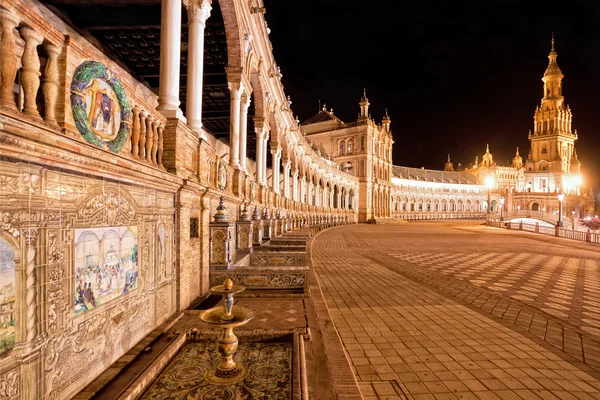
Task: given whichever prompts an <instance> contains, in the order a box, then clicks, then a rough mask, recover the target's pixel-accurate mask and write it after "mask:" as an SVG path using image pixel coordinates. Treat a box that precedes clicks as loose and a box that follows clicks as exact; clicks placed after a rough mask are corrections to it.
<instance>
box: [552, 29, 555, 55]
mask: <svg viewBox="0 0 600 400" xmlns="http://www.w3.org/2000/svg"><path fill="white" fill-rule="evenodd" d="M552 51H555V50H554V32H552Z"/></svg>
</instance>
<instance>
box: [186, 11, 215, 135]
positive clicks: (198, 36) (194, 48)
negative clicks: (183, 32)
mask: <svg viewBox="0 0 600 400" xmlns="http://www.w3.org/2000/svg"><path fill="white" fill-rule="evenodd" d="M183 4H184V5H185V7H186V9H187V15H188V57H187V58H188V66H187V67H188V68H187V92H186V110H185V113H186V118H187V123H188V126H189V127H190V128H191V129H192V131H194V132H198V133H199V134H200V135H201V137H202V139H204V140H206V136H205V135H204V132H203V131H202V73H203V72H202V71H203V69H204V28H205V27H206V20H207V19H208V17H209V16H210V10H211V9H212V7H211V5H210V0H183Z"/></svg>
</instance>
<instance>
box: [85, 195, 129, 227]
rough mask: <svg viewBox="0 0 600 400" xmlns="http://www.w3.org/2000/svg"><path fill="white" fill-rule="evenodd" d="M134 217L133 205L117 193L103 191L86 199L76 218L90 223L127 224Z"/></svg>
mask: <svg viewBox="0 0 600 400" xmlns="http://www.w3.org/2000/svg"><path fill="white" fill-rule="evenodd" d="M134 217H135V210H134V208H133V205H132V204H131V203H130V202H129V200H127V199H126V198H125V197H123V196H121V195H120V194H117V193H112V192H104V193H100V194H98V195H96V196H94V197H92V198H91V199H89V200H87V201H86V202H85V204H84V205H83V207H82V208H81V209H80V210H79V211H78V213H77V218H78V219H79V220H81V221H86V222H87V223H89V224H91V225H127V224H129V223H130V222H131V221H132V220H133V218H134Z"/></svg>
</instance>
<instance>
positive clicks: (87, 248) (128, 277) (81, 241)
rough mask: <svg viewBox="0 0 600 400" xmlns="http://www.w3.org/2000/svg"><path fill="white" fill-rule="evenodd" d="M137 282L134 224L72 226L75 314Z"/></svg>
mask: <svg viewBox="0 0 600 400" xmlns="http://www.w3.org/2000/svg"><path fill="white" fill-rule="evenodd" d="M137 285H138V242H137V227H135V226H119V227H111V228H86V229H75V315H79V314H81V313H84V312H86V311H89V310H91V309H93V308H95V307H98V306H99V305H101V304H104V303H107V302H109V301H110V300H112V299H114V298H117V297H119V296H121V295H124V294H126V293H128V292H129V291H131V290H133V289H136V288H137Z"/></svg>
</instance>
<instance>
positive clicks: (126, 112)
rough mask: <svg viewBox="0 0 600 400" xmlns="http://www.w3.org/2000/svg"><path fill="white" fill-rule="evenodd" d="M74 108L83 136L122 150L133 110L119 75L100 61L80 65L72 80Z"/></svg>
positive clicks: (127, 135) (104, 147)
mask: <svg viewBox="0 0 600 400" xmlns="http://www.w3.org/2000/svg"><path fill="white" fill-rule="evenodd" d="M71 111H72V112H73V120H74V121H75V125H76V126H77V130H78V131H79V133H81V136H83V138H84V139H85V140H86V141H87V142H89V143H91V144H93V145H96V146H98V147H100V148H102V149H105V150H110V151H112V152H115V153H117V152H119V150H121V148H122V147H123V145H124V144H125V142H126V141H127V139H128V138H129V131H130V129H131V127H130V125H129V124H130V122H129V121H130V118H131V110H130V107H129V100H128V99H127V95H126V94H125V89H124V88H123V85H122V84H121V81H120V80H119V79H118V78H117V76H116V75H115V74H114V73H113V72H112V71H110V70H109V69H108V67H106V66H105V65H104V64H101V63H99V62H98V61H91V60H90V61H86V62H84V63H82V64H81V65H79V66H78V67H77V69H76V70H75V74H74V75H73V80H72V81H71Z"/></svg>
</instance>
